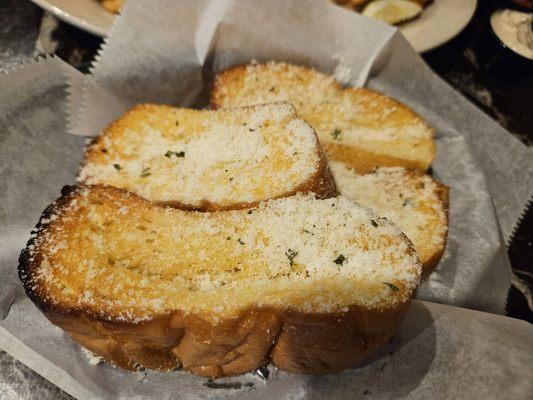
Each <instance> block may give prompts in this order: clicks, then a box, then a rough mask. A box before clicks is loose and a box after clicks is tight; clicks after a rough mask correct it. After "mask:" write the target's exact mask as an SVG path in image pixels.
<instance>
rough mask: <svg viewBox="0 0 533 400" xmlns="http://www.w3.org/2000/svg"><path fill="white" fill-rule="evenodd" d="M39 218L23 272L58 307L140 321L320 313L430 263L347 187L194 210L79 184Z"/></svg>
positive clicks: (397, 295)
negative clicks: (178, 315)
mask: <svg viewBox="0 0 533 400" xmlns="http://www.w3.org/2000/svg"><path fill="white" fill-rule="evenodd" d="M52 210H53V211H52V213H49V214H48V215H47V216H45V217H44V219H43V220H41V222H40V225H39V229H38V230H37V232H36V233H35V237H34V239H33V243H32V244H31V245H30V246H29V248H28V249H27V250H28V257H29V258H28V260H29V267H27V269H26V270H25V271H24V272H23V274H22V276H21V279H22V280H23V282H25V286H26V288H27V290H28V291H30V292H33V293H34V294H35V296H34V297H38V298H39V299H41V301H43V302H44V303H45V304H46V305H47V306H49V307H51V308H52V309H54V308H55V309H63V310H70V311H73V310H81V311H83V312H87V313H89V314H90V315H93V316H95V317H98V318H103V319H108V320H118V321H129V322H139V321H143V320H148V319H151V318H153V317H155V316H158V315H162V314H166V313H169V312H172V311H175V310H179V311H182V312H184V313H185V314H190V313H191V314H195V315H201V316H202V318H206V319H208V320H210V321H214V322H216V321H217V320H218V318H227V317H231V316H235V315H237V314H238V313H239V312H240V311H242V310H243V309H247V308H249V307H257V308H266V309H275V310H281V311H284V310H296V311H302V312H313V313H332V312H343V311H347V310H348V307H350V306H352V305H357V306H364V307H367V308H372V309H384V308H387V307H392V306H395V305H397V304H400V303H402V302H405V301H407V300H408V299H409V298H410V296H411V295H412V293H413V291H414V289H415V288H416V286H417V284H418V282H419V279H420V274H421V265H420V262H419V260H418V257H417V255H416V253H415V251H414V249H413V247H412V244H411V242H410V241H409V240H408V239H407V238H406V237H405V235H404V234H403V233H401V231H400V230H399V229H398V228H397V227H396V226H395V225H393V224H392V223H391V222H389V221H388V220H386V219H384V218H379V217H377V216H376V215H375V214H373V213H372V212H371V211H369V210H368V209H366V208H363V207H360V206H358V205H357V204H356V203H354V202H353V201H352V200H349V199H347V198H344V197H339V198H334V199H328V200H317V199H315V198H314V197H313V196H312V195H297V196H294V197H290V198H284V199H279V200H270V201H268V202H264V203H262V204H261V205H259V206H258V207H257V208H254V209H250V210H238V211H222V212H217V213H200V212H187V211H181V210H177V209H173V208H169V207H162V206H155V205H153V204H152V203H150V202H148V201H145V200H144V199H141V198H140V197H138V196H136V195H134V194H131V193H128V192H126V191H123V190H118V189H114V188H110V187H104V186H92V187H91V186H81V187H79V188H77V189H75V190H74V191H73V192H72V193H71V194H69V195H68V196H67V197H64V198H62V199H60V200H59V201H58V203H56V205H55V206H54V207H53V208H52Z"/></svg>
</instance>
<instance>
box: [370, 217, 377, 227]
mask: <svg viewBox="0 0 533 400" xmlns="http://www.w3.org/2000/svg"><path fill="white" fill-rule="evenodd" d="M370 223H371V224H372V226H373V227H374V228H377V227H378V226H379V225H378V223H377V222H376V221H374V220H373V219H371V220H370Z"/></svg>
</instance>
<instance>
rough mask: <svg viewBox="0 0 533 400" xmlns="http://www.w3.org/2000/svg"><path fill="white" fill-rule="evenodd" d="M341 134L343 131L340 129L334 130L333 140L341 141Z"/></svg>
mask: <svg viewBox="0 0 533 400" xmlns="http://www.w3.org/2000/svg"><path fill="white" fill-rule="evenodd" d="M340 134H341V130H340V129H339V128H335V129H333V132H331V136H333V139H335V140H340V139H339V135H340Z"/></svg>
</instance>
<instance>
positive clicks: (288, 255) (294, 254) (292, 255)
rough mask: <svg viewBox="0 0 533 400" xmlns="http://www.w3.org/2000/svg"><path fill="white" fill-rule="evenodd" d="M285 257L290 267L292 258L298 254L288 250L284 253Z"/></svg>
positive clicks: (292, 261) (292, 263)
mask: <svg viewBox="0 0 533 400" xmlns="http://www.w3.org/2000/svg"><path fill="white" fill-rule="evenodd" d="M285 255H286V256H287V258H288V259H289V265H290V266H291V267H292V266H293V265H294V258H295V257H296V256H297V255H298V252H297V251H294V250H292V249H288V250H287V251H286V252H285Z"/></svg>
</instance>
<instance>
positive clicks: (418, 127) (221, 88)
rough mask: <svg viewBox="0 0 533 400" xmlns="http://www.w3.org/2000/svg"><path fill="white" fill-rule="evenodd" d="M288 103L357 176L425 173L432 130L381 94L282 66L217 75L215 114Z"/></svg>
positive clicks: (430, 158)
mask: <svg viewBox="0 0 533 400" xmlns="http://www.w3.org/2000/svg"><path fill="white" fill-rule="evenodd" d="M274 101H288V102H290V103H292V104H294V106H295V107H296V110H297V112H298V113H299V114H300V115H301V116H302V118H304V119H305V120H306V121H307V122H308V123H309V124H310V125H311V126H312V127H313V128H315V129H316V131H317V134H318V137H319V139H320V143H321V144H322V146H323V147H324V148H325V150H326V153H327V155H328V156H329V157H330V158H331V159H334V160H337V161H343V162H345V163H348V164H350V165H351V166H352V167H354V168H356V169H357V170H358V171H359V172H368V171H371V170H372V169H373V168H375V167H376V166H403V167H407V168H412V169H420V170H426V169H427V168H428V167H429V165H430V164H431V162H432V161H433V158H434V157H435V143H434V141H433V130H432V129H431V128H430V127H429V126H428V125H427V124H426V123H425V122H424V120H423V119H422V118H421V117H420V116H419V115H418V114H416V113H415V112H414V111H412V110H411V109H409V108H408V107H406V106H405V105H403V104H401V103H399V102H398V101H396V100H393V99H391V98H389V97H387V96H384V95H382V94H380V93H376V92H373V91H371V90H367V89H360V88H347V89H343V88H342V87H341V86H340V85H339V84H338V83H337V82H336V81H335V80H334V79H333V78H332V77H330V76H327V75H324V74H321V73H319V72H317V71H315V70H313V69H309V68H305V67H299V66H295V65H290V64H284V63H275V62H269V63H267V64H249V65H244V66H237V67H233V68H230V69H227V70H225V71H223V72H221V73H220V74H218V75H217V77H216V78H215V81H214V83H213V86H212V90H211V104H212V106H213V107H214V108H221V107H235V106H243V105H251V104H262V103H270V102H274Z"/></svg>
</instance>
